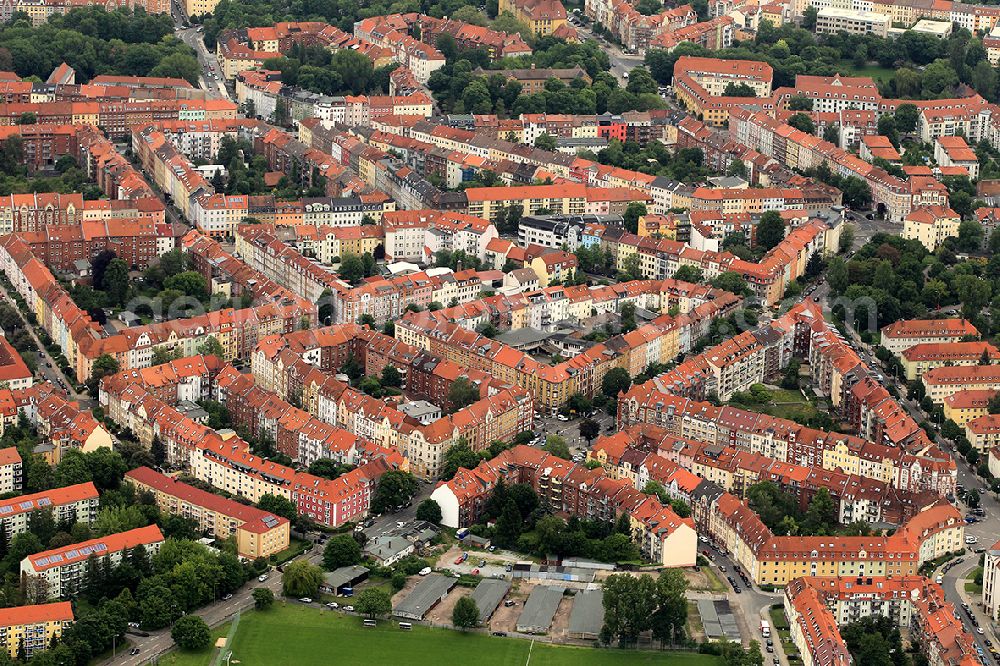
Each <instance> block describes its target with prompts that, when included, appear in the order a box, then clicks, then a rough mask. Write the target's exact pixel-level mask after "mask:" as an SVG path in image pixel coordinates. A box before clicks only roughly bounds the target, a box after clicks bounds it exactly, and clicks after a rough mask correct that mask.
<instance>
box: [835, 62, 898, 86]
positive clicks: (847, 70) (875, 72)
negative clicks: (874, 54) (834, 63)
mask: <svg viewBox="0 0 1000 666" xmlns="http://www.w3.org/2000/svg"><path fill="white" fill-rule="evenodd" d="M895 71H896V70H894V69H889V68H887V67H879V66H878V65H870V66H867V67H855V66H854V63H852V62H851V61H850V60H841V61H840V73H841V74H844V75H848V76H870V77H871V78H873V79H875V80H876V81H877V80H879V79H885V80H888V79H891V78H892V75H893V74H894V73H895Z"/></svg>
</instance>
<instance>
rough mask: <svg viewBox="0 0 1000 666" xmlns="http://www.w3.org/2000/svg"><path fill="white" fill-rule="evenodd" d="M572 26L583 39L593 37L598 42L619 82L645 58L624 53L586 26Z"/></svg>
mask: <svg viewBox="0 0 1000 666" xmlns="http://www.w3.org/2000/svg"><path fill="white" fill-rule="evenodd" d="M574 27H576V29H577V32H579V33H580V37H581V38H583V39H584V40H586V39H593V40H596V41H597V43H598V44H600V46H601V49H602V50H603V51H604V52H605V53H607V54H608V58H609V59H610V60H611V73H612V74H614V75H615V78H617V79H618V81H619V83H624V82H625V80H626V79H625V72H628V71H630V70H631V69H632V68H633V67H638V66H639V65H641V64H643V62H644V61H645V58H643V57H642V56H640V55H628V54H626V53H624V52H623V51H622V50H621V49H620V48H619V47H618V45H617V44H613V43H611V42H609V41H606V40H604V39H603V38H601V37H598V36H597V35H595V34H594V33H593V31H591V30H590V28H589V27H587V26H583V25H577V26H574Z"/></svg>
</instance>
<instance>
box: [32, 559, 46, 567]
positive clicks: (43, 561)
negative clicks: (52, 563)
mask: <svg viewBox="0 0 1000 666" xmlns="http://www.w3.org/2000/svg"><path fill="white" fill-rule="evenodd" d="M48 563H49V558H47V557H41V558H39V559H37V560H35V564H37V565H38V566H40V567H43V566H45V565H46V564H48Z"/></svg>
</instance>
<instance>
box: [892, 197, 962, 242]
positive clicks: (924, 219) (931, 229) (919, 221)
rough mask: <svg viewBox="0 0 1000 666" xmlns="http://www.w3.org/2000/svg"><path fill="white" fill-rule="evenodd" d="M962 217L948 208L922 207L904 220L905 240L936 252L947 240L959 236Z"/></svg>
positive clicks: (911, 212)
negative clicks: (918, 243)
mask: <svg viewBox="0 0 1000 666" xmlns="http://www.w3.org/2000/svg"><path fill="white" fill-rule="evenodd" d="M961 221H962V220H961V217H960V216H959V215H958V213H956V212H955V211H953V210H952V209H951V208H948V207H946V206H921V207H920V208H915V209H914V210H912V211H910V214H909V215H907V216H906V219H905V220H903V238H906V239H908V240H916V241H920V243H921V245H923V246H924V247H926V248H927V250H928V251H930V252H934V251H935V250H937V248H938V246H940V245H941V243H943V242H944V240H945V239H946V238H953V237H955V236H958V225H959V223H960V222H961Z"/></svg>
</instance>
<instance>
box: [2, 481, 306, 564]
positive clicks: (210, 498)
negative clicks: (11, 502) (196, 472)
mask: <svg viewBox="0 0 1000 666" xmlns="http://www.w3.org/2000/svg"><path fill="white" fill-rule="evenodd" d="M125 479H126V480H127V481H129V482H130V483H131V484H132V485H133V486H135V488H136V490H138V491H139V492H149V493H152V494H153V497H155V498H156V505H157V506H158V507H159V508H160V511H161V512H163V513H168V514H171V515H179V516H183V517H185V518H190V519H192V520H194V521H195V522H197V523H198V529H199V530H200V531H201V532H203V533H206V534H211V535H212V536H214V537H215V538H216V539H219V540H225V539H228V538H229V537H230V536H233V535H235V539H236V552H237V553H238V554H239V556H240V557H243V558H246V559H248V560H256V559H259V558H267V557H270V556H271V555H274V554H276V553H280V552H281V551H283V550H285V549H286V548H288V543H289V529H290V525H289V522H288V519H287V518H284V517H281V516H275V515H273V514H270V513H268V512H266V511H261V510H260V509H257V508H256V507H253V506H247V505H246V504H240V503H239V502H235V501H233V500H230V499H227V498H225V497H221V496H219V495H215V494H213V493H210V492H206V491H204V490H200V489H198V488H195V487H194V486H190V485H188V484H186V483H181V482H180V481H177V480H176V479H172V478H170V477H168V476H164V475H163V474H160V473H159V472H157V471H155V470H152V469H150V468H148V467H138V468H136V469H133V470H130V471H129V472H127V473H126V474H125ZM0 511H2V509H0Z"/></svg>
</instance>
